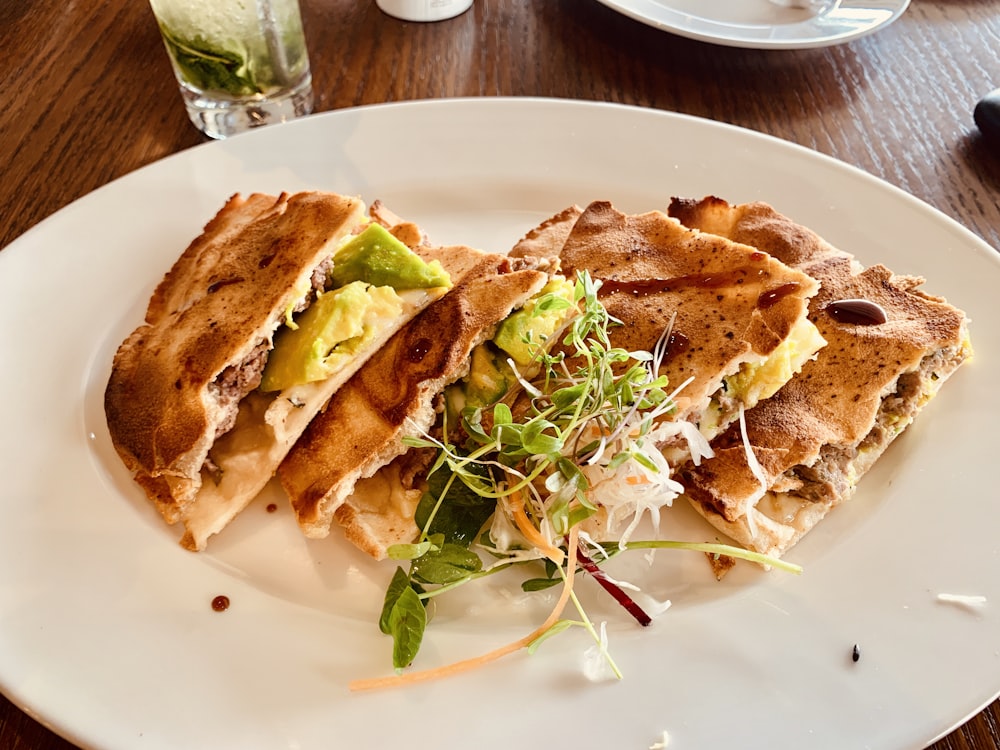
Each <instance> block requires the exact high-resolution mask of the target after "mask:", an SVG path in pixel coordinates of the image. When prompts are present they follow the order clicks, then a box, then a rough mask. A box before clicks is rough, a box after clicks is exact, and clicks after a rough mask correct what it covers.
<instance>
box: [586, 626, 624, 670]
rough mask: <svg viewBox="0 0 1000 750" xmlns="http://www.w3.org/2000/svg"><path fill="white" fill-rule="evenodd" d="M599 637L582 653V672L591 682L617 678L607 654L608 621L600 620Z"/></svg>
mask: <svg viewBox="0 0 1000 750" xmlns="http://www.w3.org/2000/svg"><path fill="white" fill-rule="evenodd" d="M599 632H600V638H599V640H598V642H597V643H595V644H594V645H593V646H591V647H590V648H588V649H587V650H586V651H585V652H584V654H583V673H584V675H586V677H587V679H588V680H590V681H591V682H600V681H602V680H612V679H617V677H618V676H617V675H616V674H615V672H614V670H613V669H612V667H611V664H612V662H611V659H610V658H609V655H608V623H607V622H602V623H601V627H600V631H599Z"/></svg>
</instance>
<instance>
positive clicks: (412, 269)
mask: <svg viewBox="0 0 1000 750" xmlns="http://www.w3.org/2000/svg"><path fill="white" fill-rule="evenodd" d="M331 277H332V278H333V283H334V284H335V285H336V286H344V285H345V284H349V283H351V282H352V281H364V282H367V283H369V284H371V285H373V286H391V287H392V288H393V289H430V288H433V287H439V286H451V278H450V277H449V276H448V272H447V271H445V270H444V268H443V267H442V266H441V264H440V263H438V262H437V261H436V260H434V261H431V262H430V263H428V262H426V261H425V260H423V258H421V257H420V256H419V255H417V254H416V253H414V252H413V251H412V250H410V248H408V247H407V246H406V245H404V244H403V243H402V242H400V241H399V240H397V239H396V238H395V237H393V236H392V234H391V233H390V232H389V231H388V230H387V229H386V228H385V227H383V226H382V225H381V224H375V223H372V224H369V225H368V227H367V228H366V229H365V230H364V231H363V232H361V233H360V234H358V235H357V236H355V237H353V238H351V239H350V240H349V241H348V242H347V243H346V244H345V245H344V246H343V247H341V248H340V250H338V251H337V254H336V255H334V256H333V272H332V274H331Z"/></svg>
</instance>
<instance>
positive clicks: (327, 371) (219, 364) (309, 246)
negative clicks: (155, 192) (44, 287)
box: [105, 192, 480, 550]
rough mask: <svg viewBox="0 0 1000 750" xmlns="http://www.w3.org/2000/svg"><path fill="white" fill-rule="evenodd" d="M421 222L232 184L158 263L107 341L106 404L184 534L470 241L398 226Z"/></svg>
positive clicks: (208, 515) (154, 495) (131, 455)
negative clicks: (430, 237)
mask: <svg viewBox="0 0 1000 750" xmlns="http://www.w3.org/2000/svg"><path fill="white" fill-rule="evenodd" d="M377 208H378V207H377V206H376V207H373V209H377ZM397 235H398V236H397ZM420 236H421V234H420V232H419V230H418V229H417V228H416V227H414V226H413V225H408V224H405V223H400V224H399V225H398V226H393V227H386V226H383V224H382V223H380V221H379V211H378V210H373V211H372V216H371V217H368V216H366V215H365V206H364V204H363V203H362V202H361V201H360V200H358V199H355V198H348V197H343V196H339V195H335V194H332V193H319V192H307V193H298V194H295V195H288V194H282V195H280V196H277V197H275V196H269V195H263V194H254V195H250V196H248V197H246V198H243V197H241V196H239V195H237V196H234V197H233V198H231V199H230V200H229V201H228V202H227V203H226V205H225V206H224V207H223V208H222V209H221V210H220V211H219V213H218V214H217V215H216V217H215V218H214V219H213V220H212V221H211V222H209V224H208V225H207V226H206V227H205V229H204V231H203V233H202V234H201V235H200V236H199V237H198V238H196V239H195V240H194V241H193V242H192V243H191V244H190V245H189V247H188V248H187V249H186V250H185V251H184V253H183V254H182V255H181V257H180V258H179V259H178V260H177V261H176V262H175V264H174V265H173V267H172V268H171V269H170V270H169V271H168V273H167V274H166V276H165V277H164V279H163V280H162V281H161V282H160V284H159V285H158V286H157V288H156V290H155V292H154V294H153V295H152V298H151V300H150V302H149V305H148V309H147V313H146V319H145V322H144V323H143V324H142V325H141V326H139V327H138V328H137V329H136V330H135V331H134V332H133V333H132V334H131V335H130V336H129V337H128V338H127V339H126V340H125V342H124V343H123V344H122V345H121V346H120V347H119V349H118V351H117V353H116V355H115V358H114V363H113V366H112V373H111V377H110V380H109V382H108V385H107V389H106V391H105V412H106V415H107V421H108V428H109V430H110V433H111V438H112V441H113V443H114V445H115V448H116V450H117V452H118V454H119V456H120V457H121V458H122V460H123V462H124V463H125V465H126V466H127V467H128V468H129V470H130V471H131V472H132V473H133V476H134V478H135V480H136V481H137V483H138V484H139V485H140V486H141V487H142V488H143V490H144V491H145V492H146V494H147V496H148V497H149V499H150V500H151V501H152V502H153V503H154V505H155V506H156V508H157V509H158V510H159V512H160V513H161V514H162V516H163V518H164V519H165V520H166V521H167V522H168V523H171V524H173V523H176V522H178V521H180V522H182V523H183V524H184V526H185V534H184V537H183V539H182V540H181V543H182V544H183V546H185V547H187V548H189V549H192V550H201V549H203V548H204V547H205V545H206V543H207V541H208V539H209V537H210V536H211V535H213V534H215V533H218V532H219V531H220V530H221V529H222V528H223V527H224V526H225V525H226V524H228V523H229V521H230V520H231V519H232V518H233V517H235V515H236V514H237V513H239V512H240V511H241V510H242V509H243V508H244V507H245V506H246V505H247V504H248V503H249V502H250V500H251V499H252V498H253V497H254V496H256V495H257V494H258V493H259V492H260V490H261V489H262V488H263V487H264V485H265V484H266V483H267V482H268V480H269V479H270V478H271V476H272V475H273V473H274V471H275V470H276V469H277V466H278V464H279V463H280V461H281V459H282V458H283V457H284V455H285V453H286V452H287V450H288V448H289V447H290V446H291V445H292V444H293V443H294V442H295V440H296V439H297V438H298V436H299V435H300V434H301V432H302V430H304V429H305V426H306V425H307V424H308V422H309V421H310V420H311V419H312V417H313V415H315V414H316V413H317V412H318V411H319V410H320V409H321V408H322V407H323V405H324V404H325V403H326V401H327V400H328V398H329V397H330V395H332V394H333V393H334V392H335V391H336V390H337V389H338V388H339V387H340V385H341V384H343V383H344V382H345V381H346V380H347V379H348V378H349V377H350V376H351V375H352V374H353V373H354V372H355V371H356V370H357V369H358V368H359V367H360V366H361V365H362V364H363V362H364V361H365V360H366V359H367V358H368V357H369V356H371V354H372V353H374V352H375V351H377V350H378V349H379V347H381V346H382V344H383V343H385V341H387V340H388V339H389V338H390V337H391V336H392V334H393V333H395V332H396V331H397V330H399V328H401V327H402V326H403V325H404V324H405V323H406V322H407V321H408V320H410V319H411V318H412V317H413V316H414V315H416V314H417V313H418V312H419V311H420V310H422V309H424V308H425V307H426V306H427V305H428V304H430V303H431V302H432V301H434V300H435V299H438V298H440V297H441V296H442V295H443V294H444V293H445V292H446V291H447V290H448V289H449V288H450V287H451V286H452V284H453V283H454V281H455V280H457V279H458V278H460V277H461V275H462V274H464V273H465V272H466V271H468V270H469V268H470V267H471V266H472V265H473V264H474V263H475V262H476V261H477V260H478V257H479V255H480V254H479V253H478V252H477V251H473V250H471V249H468V248H434V247H427V246H422V245H415V246H414V247H413V248H410V247H408V246H407V245H406V243H405V242H403V241H401V240H400V239H399V237H403V238H404V239H408V240H409V241H410V242H411V243H412V242H414V241H415V240H419V238H420Z"/></svg>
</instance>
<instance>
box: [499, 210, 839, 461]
mask: <svg viewBox="0 0 1000 750" xmlns="http://www.w3.org/2000/svg"><path fill="white" fill-rule="evenodd" d="M540 249H547V250H550V251H555V252H557V253H558V256H559V260H560V263H561V265H562V268H563V271H564V273H566V274H567V275H572V274H575V273H576V272H577V271H583V270H586V271H588V272H589V273H590V275H591V276H592V277H594V278H595V279H599V280H600V281H601V283H602V286H601V288H600V290H599V295H600V298H601V302H602V303H603V304H604V306H605V307H606V309H607V310H608V312H609V313H610V314H611V315H612V316H613V317H615V318H617V319H618V320H620V321H621V322H622V323H623V324H624V325H621V326H615V327H614V328H612V329H611V331H610V334H611V342H612V344H613V345H615V346H618V347H622V348H624V349H627V350H629V351H636V350H645V351H650V352H652V351H654V350H655V349H657V348H658V343H659V342H661V338H662V337H664V332H667V335H666V338H665V339H664V340H663V342H662V343H663V344H665V347H666V348H665V357H664V359H663V363H662V367H661V370H660V373H661V374H665V375H667V377H668V378H669V381H670V384H671V387H672V388H677V387H679V386H681V385H682V384H683V388H682V389H681V390H680V392H679V394H678V396H677V398H676V401H677V405H678V410H677V413H676V414H675V415H674V418H676V419H682V420H687V421H689V422H692V423H694V424H695V425H697V427H698V428H699V429H700V431H701V432H702V434H703V435H705V437H706V438H707V439H711V438H713V437H715V435H717V434H718V433H719V432H721V431H722V430H723V429H725V427H726V426H727V425H728V424H730V423H731V422H732V421H733V420H735V419H736V418H737V417H738V415H739V410H740V408H750V407H751V406H752V405H753V404H755V403H757V402H758V401H759V400H761V399H764V398H767V397H768V396H770V395H771V394H773V393H774V392H775V391H777V390H778V388H780V387H781V386H782V385H783V384H784V383H785V382H787V380H788V379H789V378H790V377H791V376H792V374H793V373H794V372H796V371H797V370H799V369H800V368H801V367H802V365H803V363H805V362H806V361H807V360H809V359H810V358H811V357H813V356H814V355H815V353H816V351H817V350H819V349H820V347H822V346H823V343H824V342H823V340H822V338H821V337H820V336H819V335H818V333H817V332H816V329H815V327H814V326H813V325H812V324H811V323H810V322H809V321H808V319H807V317H806V310H807V304H808V300H809V298H810V297H811V296H812V295H814V294H815V293H816V291H817V289H818V288H819V285H818V284H817V283H816V281H815V280H813V279H812V278H811V277H809V276H808V275H806V274H805V273H802V272H801V271H797V270H794V269H791V268H789V267H788V266H786V265H785V264H783V263H782V262H781V261H779V260H777V259H775V258H773V257H771V256H770V255H767V254H766V253H764V252H761V251H760V250H758V249H757V248H754V247H749V246H747V245H743V244H740V243H736V242H733V241H730V240H728V239H724V238H722V237H717V236H714V235H710V234H702V233H700V232H697V231H694V230H692V229H688V228H686V227H684V226H682V225H681V223H680V222H678V221H677V220H676V219H673V218H670V217H669V216H667V215H666V214H664V213H663V212H660V211H652V212H649V213H644V214H638V215H626V214H624V213H622V212H621V211H619V210H617V209H616V208H614V206H612V205H611V204H610V203H608V202H605V201H599V202H594V203H591V204H590V205H589V206H587V207H586V208H585V209H582V210H581V209H579V208H569V209H566V210H565V211H563V212H561V213H560V214H557V215H556V216H554V217H552V218H551V219H549V220H548V221H547V222H545V223H544V224H542V225H541V226H539V227H538V228H536V229H535V230H533V231H532V232H530V233H529V234H528V235H526V237H525V238H524V239H523V240H521V242H520V243H518V245H516V246H515V248H514V249H513V251H512V255H515V256H517V255H520V254H522V253H524V252H536V251H538V250H540ZM679 446H680V443H678V446H676V447H671V446H665V450H666V451H668V452H670V453H676V451H678V450H681V449H680V447H679ZM670 457H671V458H672V459H674V460H681V457H679V454H678V455H671V456H670Z"/></svg>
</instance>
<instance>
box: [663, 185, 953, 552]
mask: <svg viewBox="0 0 1000 750" xmlns="http://www.w3.org/2000/svg"><path fill="white" fill-rule="evenodd" d="M669 213H670V214H671V216H674V217H676V218H677V219H679V220H680V221H681V222H682V223H683V224H684V225H685V226H688V227H691V228H695V229H698V230H700V231H703V232H706V233H712V234H715V235H718V236H721V237H725V238H727V239H730V240H732V241H735V242H741V243H746V244H748V245H752V246H754V247H757V248H759V249H760V250H762V251H764V252H767V253H768V254H770V255H772V256H774V257H775V258H779V259H780V260H782V261H784V262H785V263H787V264H789V265H791V266H794V267H795V268H797V269H799V270H801V271H804V272H806V273H808V274H809V275H810V276H812V277H814V278H815V279H816V280H817V281H818V282H819V283H820V290H819V292H818V294H816V296H815V297H813V298H812V300H811V301H810V303H809V316H810V318H811V320H812V321H813V323H814V324H815V325H816V326H817V328H818V329H819V331H820V333H821V334H822V335H823V337H824V338H825V339H826V340H827V342H828V343H827V346H826V347H824V348H823V349H821V350H820V351H819V353H818V355H817V356H816V358H815V359H814V360H812V361H810V362H807V363H806V364H805V365H804V366H803V368H802V371H801V372H800V373H799V374H798V375H796V376H795V377H793V378H792V379H791V380H790V381H789V382H788V383H787V384H786V385H785V386H784V387H783V388H782V389H781V390H779V391H778V392H777V393H776V394H775V395H773V396H772V397H771V398H769V399H767V400H765V401H762V402H760V403H759V404H758V405H757V406H756V407H755V408H753V409H751V410H749V411H747V412H746V414H745V422H746V430H745V439H746V443H747V444H748V445H749V447H750V448H752V451H753V455H754V456H755V459H756V463H757V464H759V468H758V467H756V466H752V465H751V461H752V460H751V459H748V457H747V452H746V446H745V445H744V436H743V435H741V434H740V430H739V428H738V427H736V426H734V427H732V428H730V429H729V430H728V431H726V432H725V433H724V434H722V435H720V436H719V437H718V438H717V439H716V440H715V441H714V442H713V444H712V447H713V449H714V453H715V456H714V457H713V458H710V459H708V460H706V461H704V462H703V463H702V464H701V465H700V466H697V467H695V466H691V467H689V468H688V469H687V470H685V471H684V472H683V479H682V482H683V484H684V485H685V488H686V490H687V495H688V497H689V499H690V500H691V501H692V504H693V505H694V507H695V508H696V509H697V510H698V511H699V512H700V513H701V514H702V515H703V516H704V517H705V518H706V519H708V520H709V521H710V522H711V523H712V524H713V525H714V526H715V527H716V528H717V529H719V530H720V531H722V532H723V533H725V534H726V535H728V536H729V537H731V538H732V539H734V540H736V541H737V542H739V543H740V544H742V545H744V546H746V547H747V548H749V549H752V550H755V551H757V552H762V553H765V554H768V555H772V556H781V555H782V554H784V553H785V552H786V551H787V550H788V549H789V548H790V547H792V545H794V544H795V543H796V542H797V541H798V540H799V539H800V538H801V537H802V536H803V535H804V534H805V533H807V532H808V531H809V530H810V529H812V528H813V527H814V526H815V525H816V524H817V523H818V522H819V521H820V520H821V519H822V518H823V517H824V516H825V515H826V514H827V513H828V512H829V511H830V510H831V509H832V508H833V507H835V506H836V505H838V504H839V503H841V502H843V501H844V500H846V499H848V498H849V497H850V496H851V495H852V494H853V493H854V490H855V488H856V486H857V483H858V481H859V480H860V479H861V477H862V476H863V475H864V474H865V472H866V471H868V469H869V468H870V467H871V466H872V464H874V463H875V461H876V460H877V459H878V458H879V456H881V455H882V453H883V452H884V451H885V449H886V448H887V447H888V446H889V444H890V443H891V442H892V441H893V440H894V439H895V438H896V437H898V435H899V434H900V433H901V432H902V431H903V430H904V429H905V428H906V427H907V426H908V425H909V424H910V423H911V422H912V421H913V419H914V417H915V416H916V415H917V413H918V412H919V411H920V409H922V408H923V407H924V406H925V405H926V404H927V402H928V401H929V400H930V399H931V398H932V397H933V396H934V394H935V393H937V391H938V389H939V388H940V387H941V385H942V384H943V383H944V382H945V380H947V378H948V377H949V376H950V375H952V374H953V373H954V372H955V370H956V369H958V367H959V366H960V365H961V364H962V363H963V362H964V361H966V360H967V359H968V358H969V357H970V356H971V353H972V349H971V345H970V342H969V337H968V331H967V323H968V321H967V319H966V316H965V314H964V313H963V312H962V311H961V310H958V309H956V308H954V307H952V306H951V305H949V304H948V303H947V302H946V301H945V300H943V299H941V298H939V297H934V296H931V295H929V294H926V293H924V292H923V291H921V290H920V288H919V287H920V286H921V284H922V283H923V280H922V279H919V278H914V277H910V276H898V275H895V274H894V273H893V272H892V271H890V270H889V269H888V268H885V267H884V266H881V265H874V266H870V267H868V268H863V267H862V266H861V265H860V264H859V263H858V262H857V261H856V260H855V259H854V258H853V257H852V256H851V255H850V254H849V253H846V252H844V251H841V250H838V249H836V248H834V247H832V246H831V245H830V244H829V243H827V242H825V241H824V240H823V239H822V238H820V237H819V236H817V235H816V234H815V233H814V232H812V231H810V230H809V229H807V228H805V227H802V226H800V225H798V224H796V223H795V222H794V221H792V220H791V219H789V218H787V217H785V216H782V215H781V214H779V213H778V212H776V211H775V210H774V209H773V208H771V207H770V206H768V205H766V204H763V203H750V204H744V205H737V206H732V205H729V204H728V203H726V202H725V201H723V200H720V199H718V198H705V199H703V200H700V201H696V200H683V199H674V200H673V202H672V203H671V205H670V209H669Z"/></svg>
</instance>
